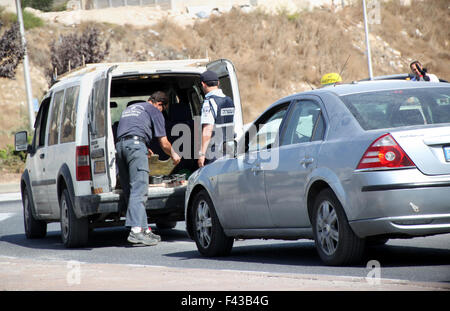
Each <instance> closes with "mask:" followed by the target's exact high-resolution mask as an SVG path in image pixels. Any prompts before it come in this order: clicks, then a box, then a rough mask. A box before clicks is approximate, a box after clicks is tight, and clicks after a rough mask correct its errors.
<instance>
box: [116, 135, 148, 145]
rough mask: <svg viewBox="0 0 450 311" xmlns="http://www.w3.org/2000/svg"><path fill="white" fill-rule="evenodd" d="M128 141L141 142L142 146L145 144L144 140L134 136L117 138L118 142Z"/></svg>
mask: <svg viewBox="0 0 450 311" xmlns="http://www.w3.org/2000/svg"><path fill="white" fill-rule="evenodd" d="M129 139H133V140H139V141H141V142H143V143H144V144H147V143H146V142H145V139H144V138H142V137H140V136H136V135H127V136H122V137H119V139H118V141H125V140H129Z"/></svg>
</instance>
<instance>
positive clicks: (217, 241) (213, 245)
mask: <svg viewBox="0 0 450 311" xmlns="http://www.w3.org/2000/svg"><path fill="white" fill-rule="evenodd" d="M192 217H193V219H192V224H193V226H194V228H193V231H194V240H195V243H196V244H197V249H198V250H199V252H200V253H201V254H202V255H205V256H208V257H214V256H226V255H228V254H229V253H230V252H231V249H232V247H233V242H234V239H233V238H230V237H227V236H226V235H225V233H224V232H223V228H222V226H221V224H220V221H219V218H218V217H217V214H216V211H215V209H214V205H213V203H212V201H211V199H210V197H209V195H208V193H207V192H206V191H204V190H203V191H200V192H199V193H198V194H197V195H196V197H195V200H194V204H193V213H192Z"/></svg>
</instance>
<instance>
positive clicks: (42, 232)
mask: <svg viewBox="0 0 450 311" xmlns="http://www.w3.org/2000/svg"><path fill="white" fill-rule="evenodd" d="M22 203H23V224H24V227H25V236H26V237H27V239H40V238H43V237H45V236H46V234H47V223H46V222H45V221H42V220H38V219H36V218H34V215H33V210H34V206H33V201H32V199H31V195H30V194H29V193H28V190H27V188H25V189H24V190H23V193H22Z"/></svg>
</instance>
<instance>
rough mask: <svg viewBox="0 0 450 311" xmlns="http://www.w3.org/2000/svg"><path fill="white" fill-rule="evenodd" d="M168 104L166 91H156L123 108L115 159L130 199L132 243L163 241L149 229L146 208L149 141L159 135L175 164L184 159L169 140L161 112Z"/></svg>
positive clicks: (128, 216) (126, 223)
mask: <svg viewBox="0 0 450 311" xmlns="http://www.w3.org/2000/svg"><path fill="white" fill-rule="evenodd" d="M167 105H168V99H167V96H166V94H165V93H164V92H161V91H158V92H155V93H153V94H152V95H151V96H150V98H149V99H148V101H147V102H145V101H143V102H139V103H135V104H133V105H130V106H129V107H127V108H126V109H125V110H124V111H123V112H122V115H121V117H120V121H119V126H118V128H117V143H116V151H117V157H116V160H117V165H118V167H119V180H120V185H121V186H122V189H123V192H124V195H125V198H126V202H127V214H126V221H125V226H127V227H131V231H130V234H129V235H128V241H129V242H130V243H133V244H144V245H156V244H158V242H159V241H161V237H160V236H158V235H156V234H154V233H152V232H151V230H150V229H149V227H148V223H147V212H146V210H145V202H146V201H147V194H148V179H149V167H148V154H149V149H148V146H149V145H150V142H151V141H152V140H153V139H157V140H158V142H159V145H160V146H161V148H162V149H163V151H164V152H165V153H167V154H168V155H170V157H171V158H172V161H173V163H174V164H175V165H176V164H178V163H179V162H180V160H181V158H180V156H179V155H178V154H177V153H176V152H175V151H174V150H173V148H172V145H171V143H170V142H169V141H168V140H167V136H166V130H165V121H164V116H163V114H162V111H163V109H165V108H166V107H167Z"/></svg>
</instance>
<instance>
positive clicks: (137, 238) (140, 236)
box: [128, 231, 159, 246]
mask: <svg viewBox="0 0 450 311" xmlns="http://www.w3.org/2000/svg"><path fill="white" fill-rule="evenodd" d="M128 242H130V243H133V244H144V245H148V246H152V245H156V244H158V242H159V241H158V240H157V239H155V238H153V237H151V236H150V235H149V234H146V233H144V232H139V233H134V232H133V231H130V234H129V235H128Z"/></svg>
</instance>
